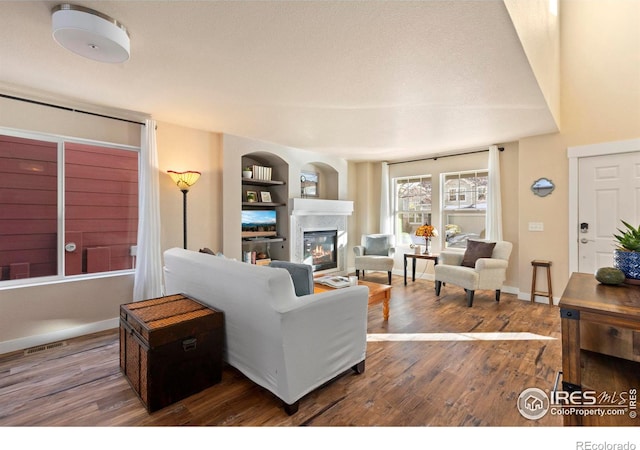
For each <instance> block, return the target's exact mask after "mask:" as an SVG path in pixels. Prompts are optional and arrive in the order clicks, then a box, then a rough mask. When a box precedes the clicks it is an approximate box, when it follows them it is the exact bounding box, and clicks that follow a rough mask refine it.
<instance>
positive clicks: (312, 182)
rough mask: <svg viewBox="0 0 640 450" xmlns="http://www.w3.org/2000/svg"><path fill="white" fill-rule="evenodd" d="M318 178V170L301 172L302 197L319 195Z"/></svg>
mask: <svg viewBox="0 0 640 450" xmlns="http://www.w3.org/2000/svg"><path fill="white" fill-rule="evenodd" d="M318 178H319V175H318V173H317V172H308V171H302V172H300V197H302V198H306V197H318Z"/></svg>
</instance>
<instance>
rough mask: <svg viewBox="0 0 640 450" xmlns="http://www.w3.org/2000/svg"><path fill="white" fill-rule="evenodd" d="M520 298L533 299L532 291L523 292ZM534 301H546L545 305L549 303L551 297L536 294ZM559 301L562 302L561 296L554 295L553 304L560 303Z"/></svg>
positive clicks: (519, 295)
mask: <svg viewBox="0 0 640 450" xmlns="http://www.w3.org/2000/svg"><path fill="white" fill-rule="evenodd" d="M518 298H519V299H520V300H526V301H528V302H530V301H531V292H521V293H519V294H518ZM533 301H534V302H536V303H544V304H545V305H548V304H549V297H541V296H539V295H536V296H535V297H534V298H533ZM558 302H560V298H559V297H553V304H554V305H558Z"/></svg>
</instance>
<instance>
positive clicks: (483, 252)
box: [461, 239, 496, 267]
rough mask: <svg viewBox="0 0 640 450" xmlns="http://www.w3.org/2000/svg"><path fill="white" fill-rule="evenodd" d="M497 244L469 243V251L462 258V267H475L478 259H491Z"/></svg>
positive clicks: (470, 241) (469, 241)
mask: <svg viewBox="0 0 640 450" xmlns="http://www.w3.org/2000/svg"><path fill="white" fill-rule="evenodd" d="M495 246H496V243H495V242H481V241H472V240H471V239H469V240H468V241H467V250H466V251H465V252H464V257H463V258H462V264H461V265H462V266H465V267H475V266H476V261H477V260H478V258H491V255H492V254H493V247H495Z"/></svg>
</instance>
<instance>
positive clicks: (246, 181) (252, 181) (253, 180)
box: [242, 178, 284, 186]
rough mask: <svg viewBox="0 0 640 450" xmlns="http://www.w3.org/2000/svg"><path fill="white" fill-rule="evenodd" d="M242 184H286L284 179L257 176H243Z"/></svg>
mask: <svg viewBox="0 0 640 450" xmlns="http://www.w3.org/2000/svg"><path fill="white" fill-rule="evenodd" d="M242 184H252V185H254V186H281V185H283V184H284V181H279V180H258V179H257V178H242Z"/></svg>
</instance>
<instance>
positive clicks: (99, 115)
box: [0, 94, 145, 126]
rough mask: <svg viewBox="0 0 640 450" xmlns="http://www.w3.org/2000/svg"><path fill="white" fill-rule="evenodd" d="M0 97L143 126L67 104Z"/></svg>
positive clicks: (11, 96) (6, 96)
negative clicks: (70, 106)
mask: <svg viewBox="0 0 640 450" xmlns="http://www.w3.org/2000/svg"><path fill="white" fill-rule="evenodd" d="M0 97H4V98H8V99H9V100H18V101H21V102H27V103H32V104H34V105H40V106H48V107H50V108H57V109H63V110H65V111H71V112H77V113H81V114H88V115H90V116H97V117H102V118H105V119H112V120H119V121H121V122H128V123H134V124H137V125H142V126H145V124H144V122H136V121H135V120H129V119H123V118H121V117H113V116H107V115H105V114H98V113H93V112H90V111H83V110H81V109H75V108H69V107H67V106H60V105H54V104H53V103H45V102H39V101H37V100H31V99H28V98H22V97H15V96H13V95H7V94H0Z"/></svg>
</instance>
